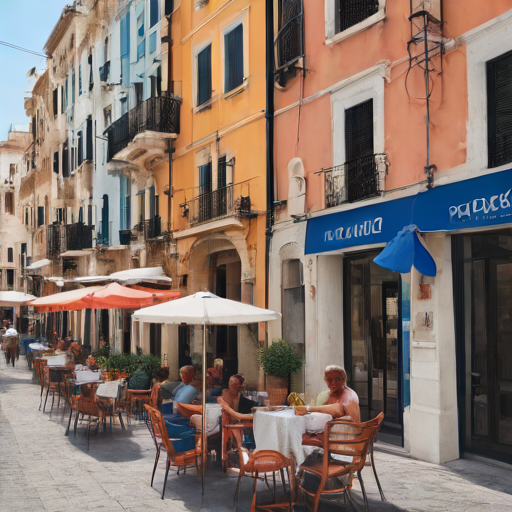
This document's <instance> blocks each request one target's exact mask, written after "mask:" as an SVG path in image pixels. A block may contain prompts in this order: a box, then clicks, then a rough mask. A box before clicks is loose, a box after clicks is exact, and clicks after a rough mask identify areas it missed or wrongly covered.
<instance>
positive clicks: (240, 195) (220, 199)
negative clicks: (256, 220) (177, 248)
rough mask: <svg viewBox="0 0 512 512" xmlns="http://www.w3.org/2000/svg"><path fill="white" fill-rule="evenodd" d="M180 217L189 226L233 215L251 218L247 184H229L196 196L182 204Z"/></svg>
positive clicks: (252, 212) (254, 214)
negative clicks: (184, 219)
mask: <svg viewBox="0 0 512 512" xmlns="http://www.w3.org/2000/svg"><path fill="white" fill-rule="evenodd" d="M180 208H181V209H182V216H183V217H188V220H189V223H190V225H191V226H194V225H196V224H201V223H203V222H208V221H211V220H217V219H221V218H223V217H230V216H233V215H239V216H245V217H252V216H256V215H257V212H256V211H253V210H252V209H251V197H250V185H249V182H248V181H246V182H242V183H236V184H231V185H228V186H226V187H222V188H219V189H217V190H214V191H212V192H207V193H205V194H201V195H199V196H196V197H194V198H192V199H190V200H188V201H186V202H184V203H182V204H180Z"/></svg>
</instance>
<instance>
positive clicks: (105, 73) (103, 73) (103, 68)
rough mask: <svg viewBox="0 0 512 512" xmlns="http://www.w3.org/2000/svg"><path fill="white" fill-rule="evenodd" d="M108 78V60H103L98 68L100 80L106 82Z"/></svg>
mask: <svg viewBox="0 0 512 512" xmlns="http://www.w3.org/2000/svg"><path fill="white" fill-rule="evenodd" d="M109 79H110V61H109V60H108V61H107V62H105V64H104V65H103V66H101V68H100V81H102V82H108V81H109Z"/></svg>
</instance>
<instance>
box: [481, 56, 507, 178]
mask: <svg viewBox="0 0 512 512" xmlns="http://www.w3.org/2000/svg"><path fill="white" fill-rule="evenodd" d="M511 105H512V52H508V53H506V54H505V55H502V56H500V57H498V58H497V59H494V60H492V61H489V62H488V63H487V141H488V165H489V168H492V167H498V166H500V165H504V164H506V163H509V162H512V107H511Z"/></svg>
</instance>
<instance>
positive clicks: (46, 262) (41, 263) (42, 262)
mask: <svg viewBox="0 0 512 512" xmlns="http://www.w3.org/2000/svg"><path fill="white" fill-rule="evenodd" d="M50 263H51V261H50V260H47V259H46V258H45V259H42V260H38V261H34V263H32V264H31V265H28V266H27V267H25V270H39V269H40V268H44V267H47V266H48V265H49V264H50Z"/></svg>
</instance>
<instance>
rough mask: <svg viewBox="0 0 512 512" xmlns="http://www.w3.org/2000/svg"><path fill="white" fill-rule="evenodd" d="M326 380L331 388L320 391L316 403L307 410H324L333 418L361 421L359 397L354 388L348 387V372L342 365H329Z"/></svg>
mask: <svg viewBox="0 0 512 512" xmlns="http://www.w3.org/2000/svg"><path fill="white" fill-rule="evenodd" d="M324 381H325V383H326V384H327V387H328V388H329V389H328V390H326V391H323V392H322V393H320V394H319V395H318V397H317V400H316V405H314V406H309V405H308V406H307V407H306V408H305V410H304V414H305V413H306V412H323V413H326V414H330V415H331V416H332V417H333V418H336V419H342V420H348V421H354V422H356V423H359V422H360V421H361V412H360V410H359V398H358V397H357V394H356V392H355V391H354V390H353V389H350V388H349V387H347V374H346V372H345V370H344V369H343V368H342V367H341V366H336V365H329V366H327V368H326V369H325V371H324Z"/></svg>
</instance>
